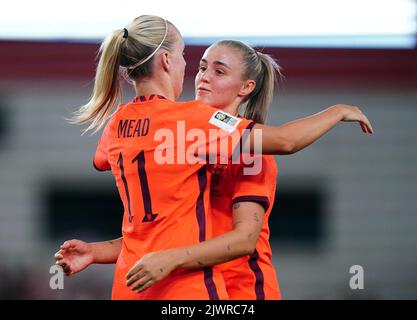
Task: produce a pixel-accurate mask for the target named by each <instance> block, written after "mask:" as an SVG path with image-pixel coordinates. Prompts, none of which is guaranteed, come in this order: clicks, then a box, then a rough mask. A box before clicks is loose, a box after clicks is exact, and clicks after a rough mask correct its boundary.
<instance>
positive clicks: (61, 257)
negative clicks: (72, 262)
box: [54, 250, 64, 260]
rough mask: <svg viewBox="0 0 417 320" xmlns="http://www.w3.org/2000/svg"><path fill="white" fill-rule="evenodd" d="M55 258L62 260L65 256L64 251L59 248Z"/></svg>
mask: <svg viewBox="0 0 417 320" xmlns="http://www.w3.org/2000/svg"><path fill="white" fill-rule="evenodd" d="M54 258H55V260H60V259H63V258H64V256H63V255H62V251H61V250H59V251H58V252H57V253H55V254H54Z"/></svg>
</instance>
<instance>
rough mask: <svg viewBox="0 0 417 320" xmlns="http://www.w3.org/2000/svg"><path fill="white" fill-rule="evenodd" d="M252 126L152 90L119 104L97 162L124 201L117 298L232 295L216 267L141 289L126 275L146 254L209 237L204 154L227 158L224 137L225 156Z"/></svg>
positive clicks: (114, 295)
mask: <svg viewBox="0 0 417 320" xmlns="http://www.w3.org/2000/svg"><path fill="white" fill-rule="evenodd" d="M252 126H253V122H251V121H248V120H246V119H238V118H236V117H233V116H231V115H229V114H227V113H224V112H221V111H219V110H217V109H214V108H211V107H208V106H206V105H204V104H203V103H202V102H200V101H191V102H173V101H170V100H167V99H165V98H164V97H162V96H157V95H151V96H147V97H145V96H141V97H137V98H135V100H134V101H133V102H131V103H128V104H124V105H120V106H119V108H118V109H117V111H116V112H115V113H114V115H113V116H112V117H111V119H110V120H109V122H108V123H107V125H106V127H105V129H104V130H103V134H102V136H101V138H100V140H99V142H98V146H97V150H96V153H95V156H94V160H93V163H94V166H95V167H96V169H98V170H111V171H112V174H113V175H114V177H115V180H116V186H117V189H118V191H119V195H120V198H121V199H122V202H123V206H124V217H123V226H122V235H123V245H122V250H121V253H120V256H119V258H118V261H117V263H116V269H115V277H114V284H113V292H112V298H113V299H159V300H164V299H227V298H228V295H227V292H226V289H225V285H224V281H223V277H222V275H221V272H220V271H219V269H218V268H216V267H207V268H203V269H197V270H186V269H179V270H175V271H174V272H173V273H172V274H170V275H169V276H168V277H166V278H165V279H163V280H161V281H160V282H158V283H157V284H155V285H153V286H152V287H150V288H149V289H147V290H145V291H144V292H142V293H140V294H138V293H135V292H133V291H131V290H130V289H129V288H128V287H127V286H126V274H127V272H128V271H129V270H130V268H132V266H133V265H134V264H135V263H136V262H137V261H138V260H139V259H140V258H141V257H142V256H144V255H145V254H147V253H150V252H154V251H160V250H166V249H170V248H176V247H182V246H189V245H193V244H196V243H198V242H201V241H205V240H207V239H210V238H211V237H212V225H211V223H212V221H211V215H209V214H208V213H209V212H210V201H209V200H210V197H209V188H208V187H207V185H208V181H210V172H208V171H207V170H206V167H207V165H206V163H205V162H204V161H202V160H203V159H202V158H204V160H207V159H208V156H211V155H212V154H213V152H212V150H215V151H214V153H215V155H216V156H218V155H221V156H224V155H225V154H224V152H223V153H221V150H223V151H224V150H225V149H224V148H223V146H224V145H225V142H227V143H226V151H227V153H226V155H228V154H232V152H233V151H234V150H235V148H236V147H237V146H238V144H239V142H240V141H239V139H236V134H237V135H238V136H239V137H240V134H241V132H242V130H244V129H246V128H248V129H251V128H252ZM213 131H218V133H219V135H218V136H216V135H213V134H212V133H213ZM213 145H214V146H215V147H216V148H214V149H211V147H212V146H213ZM222 148H223V149H222Z"/></svg>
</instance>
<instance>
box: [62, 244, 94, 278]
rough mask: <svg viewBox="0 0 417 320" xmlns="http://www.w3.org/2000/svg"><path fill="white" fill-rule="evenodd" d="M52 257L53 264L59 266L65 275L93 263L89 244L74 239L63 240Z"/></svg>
mask: <svg viewBox="0 0 417 320" xmlns="http://www.w3.org/2000/svg"><path fill="white" fill-rule="evenodd" d="M54 258H55V264H57V265H59V266H61V267H62V269H63V270H64V273H65V274H66V275H67V276H70V275H73V274H75V273H77V272H80V271H82V270H84V269H85V268H87V267H88V266H89V265H90V264H92V263H93V253H92V250H91V247H90V245H89V244H88V243H86V242H84V241H81V240H75V239H74V240H68V241H65V242H64V243H63V244H62V245H61V247H60V249H59V251H58V252H57V253H55V255H54Z"/></svg>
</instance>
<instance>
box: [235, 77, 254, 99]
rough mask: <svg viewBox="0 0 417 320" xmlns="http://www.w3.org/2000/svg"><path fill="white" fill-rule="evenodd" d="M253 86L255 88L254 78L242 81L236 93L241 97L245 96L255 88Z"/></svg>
mask: <svg viewBox="0 0 417 320" xmlns="http://www.w3.org/2000/svg"><path fill="white" fill-rule="evenodd" d="M255 88H256V82H255V80H246V81H245V82H243V84H242V87H241V88H240V90H239V93H238V95H239V96H241V97H243V98H246V97H247V96H249V95H250V94H251V93H252V91H253V90H255Z"/></svg>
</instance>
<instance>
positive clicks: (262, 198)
mask: <svg viewBox="0 0 417 320" xmlns="http://www.w3.org/2000/svg"><path fill="white" fill-rule="evenodd" d="M259 157H260V158H261V159H262V170H261V172H260V173H259V174H256V175H245V173H244V171H243V170H244V166H240V167H239V170H238V173H237V177H236V183H235V185H234V191H233V196H232V205H233V204H235V203H238V202H244V201H250V202H257V203H259V204H260V205H262V206H263V207H264V209H265V212H267V211H268V208H269V206H270V205H272V203H273V201H274V197H275V186H276V179H277V175H278V170H277V166H276V164H275V160H274V157H273V156H259ZM258 159H259V158H258Z"/></svg>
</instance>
